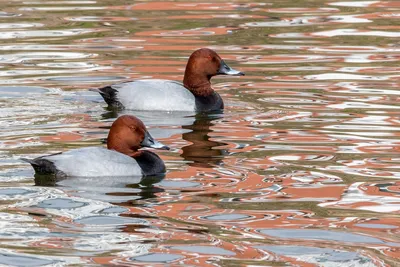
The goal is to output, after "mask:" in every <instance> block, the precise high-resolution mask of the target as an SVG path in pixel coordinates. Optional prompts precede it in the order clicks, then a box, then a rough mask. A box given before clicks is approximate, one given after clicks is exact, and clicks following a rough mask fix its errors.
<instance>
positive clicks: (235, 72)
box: [218, 60, 244, 76]
mask: <svg viewBox="0 0 400 267" xmlns="http://www.w3.org/2000/svg"><path fill="white" fill-rule="evenodd" d="M218 74H221V75H234V76H244V73H243V72H241V71H238V70H235V69H232V68H231V67H229V66H228V65H227V64H226V63H225V61H223V60H221V67H219V70H218Z"/></svg>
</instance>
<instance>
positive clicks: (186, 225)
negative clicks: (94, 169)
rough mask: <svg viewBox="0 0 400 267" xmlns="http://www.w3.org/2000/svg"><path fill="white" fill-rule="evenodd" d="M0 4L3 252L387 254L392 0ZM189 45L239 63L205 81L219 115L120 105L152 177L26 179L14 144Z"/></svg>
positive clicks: (86, 140) (31, 151) (334, 261)
mask: <svg viewBox="0 0 400 267" xmlns="http://www.w3.org/2000/svg"><path fill="white" fill-rule="evenodd" d="M3 2H4V1H3ZM4 3H5V4H4V5H3V7H2V10H1V11H0V39H2V40H3V41H4V43H3V44H2V45H0V50H1V55H0V63H2V64H1V66H0V84H2V85H3V86H1V87H0V93H1V96H0V126H1V127H0V136H1V140H0V187H1V188H0V200H1V201H2V202H1V203H2V210H1V211H0V225H1V227H0V264H3V265H11V264H14V265H16V266H41V265H57V266H58V265H60V266H74V265H79V266H87V265H102V266H111V265H124V266H128V265H152V266H164V265H166V264H170V265H178V264H180V265H188V266H203V267H208V266H210V267H211V266H213V267H215V266H229V265H232V264H233V265H235V264H236V265H249V266H250V265H252V266H256V265H260V263H261V262H262V264H264V265H271V266H273V265H295V266H310V265H313V266H314V265H318V266H350V265H351V266H358V267H372V266H379V267H383V266H385V267H386V266H389V265H391V266H397V265H398V262H397V261H398V259H399V257H400V253H399V243H400V241H399V231H400V222H399V220H398V213H399V212H400V205H399V203H400V202H399V192H400V189H399V188H400V182H399V180H400V172H399V168H398V165H399V162H400V160H399V157H398V152H399V151H400V145H399V144H400V138H399V136H400V135H399V129H400V121H399V119H398V118H399V110H400V109H399V107H400V106H399V104H398V102H399V101H398V100H399V99H398V97H399V94H400V93H399V90H398V89H399V88H400V82H399V72H400V68H399V67H398V66H399V64H398V62H399V60H400V57H399V52H400V46H399V41H398V40H397V39H398V38H396V37H398V36H399V33H398V30H399V26H398V19H399V17H400V16H399V14H400V13H399V12H398V10H397V9H398V7H399V1H330V2H326V1H280V2H279V1H270V2H265V3H261V2H260V3H258V2H244V1H236V2H215V3H203V2H194V1H184V2H182V1H168V2H162V1H161V2H134V3H133V2H132V3H127V2H126V1H121V0H115V1H113V2H112V3H111V2H107V1H103V0H95V1H94V0H84V1H78V0H63V1H57V2H51V1H38V0H18V1H8V2H7V3H6V2H4ZM200 47H208V48H212V49H214V50H216V51H218V53H219V54H221V55H222V57H224V58H227V60H229V62H230V64H232V66H234V67H235V65H240V66H238V69H243V70H244V71H246V74H248V75H247V76H245V77H243V78H242V79H240V80H237V81H235V80H232V79H229V80H226V79H225V77H218V78H217V79H216V80H215V82H214V84H213V86H214V87H215V90H217V91H218V92H219V93H220V94H221V96H222V97H223V98H224V101H225V103H226V109H225V111H224V112H225V113H224V114H213V115H212V116H195V114H183V113H167V114H162V113H159V112H150V113H149V112H147V113H144V112H135V113H136V114H134V115H137V116H138V117H139V118H141V119H142V120H143V121H144V122H145V123H146V125H149V130H150V132H151V133H152V135H154V136H155V137H156V138H160V139H162V141H163V142H165V143H167V144H168V145H169V146H171V147H172V149H171V150H170V151H168V152H162V153H160V156H161V157H162V158H163V160H164V161H165V162H166V165H167V170H168V172H167V174H166V177H165V178H163V177H152V178H150V177H146V179H142V178H140V177H113V178H109V179H101V178H93V179H80V178H76V179H70V180H62V181H52V180H51V179H48V178H44V177H42V178H39V177H35V181H34V180H33V175H34V173H33V170H31V168H30V167H29V166H27V165H25V164H24V163H22V162H21V161H20V160H19V158H21V157H27V158H33V157H36V156H40V155H44V154H51V153H56V152H60V151H66V150H69V149H72V148H77V147H85V146H93V145H94V146H97V145H102V144H101V141H100V140H101V139H102V138H104V137H105V136H106V133H107V130H106V129H107V128H108V127H109V126H110V125H111V123H112V121H113V120H114V119H115V118H116V117H117V116H118V115H121V114H117V113H112V112H109V111H107V110H103V109H102V108H103V106H104V105H103V103H102V101H100V99H99V98H100V96H98V95H95V94H91V93H90V92H88V91H87V89H88V88H98V87H101V86H102V85H106V84H108V83H110V82H112V81H115V80H121V79H145V78H151V79H170V80H177V81H180V80H182V77H181V76H182V73H183V70H184V67H185V63H186V61H187V55H189V54H190V52H191V51H193V50H195V49H198V48H200ZM34 182H36V186H33V185H34ZM54 251H57V255H54ZM214 253H215V254H214Z"/></svg>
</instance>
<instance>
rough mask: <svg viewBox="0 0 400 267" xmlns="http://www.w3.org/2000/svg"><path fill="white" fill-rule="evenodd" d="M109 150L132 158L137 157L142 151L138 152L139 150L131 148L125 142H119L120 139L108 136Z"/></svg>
mask: <svg viewBox="0 0 400 267" xmlns="http://www.w3.org/2000/svg"><path fill="white" fill-rule="evenodd" d="M107 148H108V149H111V150H115V151H117V152H119V153H122V154H125V155H127V156H130V157H135V156H136V155H138V153H140V151H138V148H135V147H130V146H129V145H127V144H125V143H123V142H118V138H110V136H108V140H107Z"/></svg>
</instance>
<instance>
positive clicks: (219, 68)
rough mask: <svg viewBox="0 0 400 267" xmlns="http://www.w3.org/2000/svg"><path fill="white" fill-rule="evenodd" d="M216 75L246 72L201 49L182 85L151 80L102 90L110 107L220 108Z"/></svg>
mask: <svg viewBox="0 0 400 267" xmlns="http://www.w3.org/2000/svg"><path fill="white" fill-rule="evenodd" d="M216 75H236V76H237V75H239V76H240V75H244V73H243V72H240V71H237V70H234V69H232V68H231V67H229V66H228V65H227V64H226V63H225V62H224V61H223V60H222V59H221V57H220V56H219V55H218V54H217V53H216V52H215V51H213V50H211V49H208V48H201V49H199V50H196V51H194V52H193V53H192V55H191V56H190V57H189V60H188V62H187V64H186V69H185V75H184V78H183V84H182V83H180V82H177V81H171V80H160V79H148V80H136V81H129V82H123V83H118V84H113V85H109V86H106V87H102V88H99V89H91V91H95V92H98V93H100V95H101V96H102V97H103V98H104V100H105V101H106V103H107V104H108V106H109V107H111V108H117V109H131V110H162V111H195V112H207V111H214V110H221V109H223V108H224V102H223V100H222V98H221V96H220V95H219V94H218V93H217V92H215V91H214V89H213V88H212V87H211V82H210V79H211V78H212V77H213V76H216Z"/></svg>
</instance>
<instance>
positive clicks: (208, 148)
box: [180, 114, 228, 167]
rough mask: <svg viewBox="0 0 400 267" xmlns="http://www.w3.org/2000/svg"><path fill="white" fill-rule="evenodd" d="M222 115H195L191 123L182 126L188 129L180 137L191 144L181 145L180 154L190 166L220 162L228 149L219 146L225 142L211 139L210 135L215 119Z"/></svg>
mask: <svg viewBox="0 0 400 267" xmlns="http://www.w3.org/2000/svg"><path fill="white" fill-rule="evenodd" d="M222 117H223V114H210V115H201V114H200V115H197V116H196V117H195V121H194V122H193V124H191V125H184V126H182V128H183V129H188V130H190V131H189V132H186V133H184V134H183V135H182V138H183V140H186V141H188V142H190V143H191V144H190V145H186V146H183V147H182V153H181V154H180V156H181V157H183V158H184V159H185V160H186V161H188V162H189V163H188V164H189V165H190V166H193V167H211V166H216V165H220V164H222V162H223V158H224V156H225V155H227V154H228V150H227V149H222V148H219V147H221V146H226V145H227V143H223V142H218V141H213V139H212V137H211V136H210V134H211V133H213V132H214V131H213V130H212V129H211V127H212V126H214V125H215V120H217V119H221V118H222Z"/></svg>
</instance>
